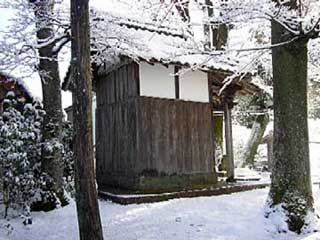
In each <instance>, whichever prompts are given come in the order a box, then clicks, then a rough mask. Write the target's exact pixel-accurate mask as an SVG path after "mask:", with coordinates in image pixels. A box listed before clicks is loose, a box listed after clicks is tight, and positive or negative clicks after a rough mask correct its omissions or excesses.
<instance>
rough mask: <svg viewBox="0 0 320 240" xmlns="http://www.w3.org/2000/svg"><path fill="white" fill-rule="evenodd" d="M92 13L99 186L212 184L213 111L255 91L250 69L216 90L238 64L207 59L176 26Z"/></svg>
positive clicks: (144, 188)
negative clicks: (227, 102)
mask: <svg viewBox="0 0 320 240" xmlns="http://www.w3.org/2000/svg"><path fill="white" fill-rule="evenodd" d="M97 21H98V22H97V23H95V24H94V26H95V27H93V29H92V37H93V38H94V39H95V40H96V42H95V43H93V45H94V44H96V45H94V48H95V49H103V51H100V52H99V51H98V50H97V52H96V54H97V56H98V58H99V61H96V62H94V64H93V70H94V71H93V75H94V78H93V82H94V90H95V92H96V101H97V108H96V174H97V183H98V188H99V190H100V191H101V190H102V191H104V190H108V189H110V188H116V189H128V190H131V191H134V192H144V193H146V192H166V191H177V190H183V189H194V188H204V187H208V186H212V185H215V184H216V182H217V173H216V164H215V157H214V156H215V133H214V122H213V121H214V118H213V111H214V108H215V106H220V105H221V106H224V105H223V104H224V103H225V102H226V101H227V100H228V99H229V100H230V99H231V102H232V98H233V96H234V95H235V94H236V93H237V92H241V91H242V92H248V91H250V90H251V88H253V91H256V88H255V87H254V85H252V84H250V83H249V79H250V76H249V75H248V76H246V77H243V79H242V80H241V81H240V78H239V77H238V78H237V79H234V81H232V83H231V84H229V85H228V86H227V87H226V90H225V91H224V92H223V94H219V91H220V90H221V87H222V86H223V83H222V82H223V79H225V78H226V76H230V75H232V74H233V72H234V71H236V62H235V61H232V60H228V61H226V59H225V57H223V56H221V57H219V56H217V57H215V58H212V59H210V60H208V56H206V55H202V54H201V53H198V52H199V49H198V47H197V46H195V44H194V42H193V41H191V40H189V39H188V36H185V35H184V33H183V32H181V31H180V30H178V29H173V28H170V27H161V28H157V27H155V26H153V25H152V24H147V23H141V22H138V21H134V20H130V19H123V18H119V17H115V16H111V15H103V16H100V17H99V18H98V20H97ZM101 32H106V33H115V34H116V35H115V36H116V37H117V38H114V36H110V35H109V37H110V39H108V38H107V35H103V34H101ZM111 35H112V34H111ZM104 37H105V38H106V39H104ZM97 39H98V40H97ZM101 42H103V43H104V45H103V46H104V47H103V46H102V45H99V43H101ZM106 45H107V47H105V46H106ZM101 59H103V61H101ZM72 78H73V75H72V68H71V69H69V74H68V76H67V78H66V79H65V82H64V86H63V87H64V88H65V89H68V88H71V89H72ZM228 121H231V118H230V117H229V118H228ZM228 126H229V127H230V125H228ZM231 140H232V139H231Z"/></svg>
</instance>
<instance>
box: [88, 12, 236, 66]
mask: <svg viewBox="0 0 320 240" xmlns="http://www.w3.org/2000/svg"><path fill="white" fill-rule="evenodd" d="M91 37H92V39H93V41H92V44H93V50H94V51H95V52H96V53H97V57H96V59H95V62H97V63H98V65H104V69H105V70H107V69H109V68H110V67H111V66H113V65H115V64H117V63H118V62H119V61H120V56H126V57H129V58H132V59H135V60H144V61H148V62H161V63H164V64H178V65H185V66H188V67H194V68H202V69H219V70H228V71H237V67H238V66H239V62H238V61H237V60H236V59H232V58H231V57H228V56H226V55H225V54H223V53H222V52H216V53H213V54H212V55H208V54H203V53H202V51H203V46H202V44H201V43H199V42H195V41H194V40H193V36H192V33H190V32H188V30H187V28H183V24H181V26H178V27H177V28H176V27H172V26H169V25H163V24H162V25H160V24H159V23H152V22H147V21H143V20H142V19H140V20H137V19H134V18H132V19H130V18H124V17H122V16H116V15H114V14H111V13H107V12H95V13H94V18H93V24H92V26H91Z"/></svg>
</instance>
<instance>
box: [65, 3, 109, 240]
mask: <svg viewBox="0 0 320 240" xmlns="http://www.w3.org/2000/svg"><path fill="white" fill-rule="evenodd" d="M71 31H72V60H73V67H75V69H76V71H75V72H76V77H75V79H74V87H73V89H72V98H73V107H74V108H73V116H74V128H75V138H74V157H75V183H76V201H77V212H78V223H79V234H80V239H81V240H102V239H103V234H102V227H101V220H100V214H99V206H98V200H97V189H96V182H95V171H94V158H93V137H92V80H91V64H90V34H89V31H90V26H89V6H88V0H71Z"/></svg>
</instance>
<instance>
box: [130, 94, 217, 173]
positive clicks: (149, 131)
mask: <svg viewBox="0 0 320 240" xmlns="http://www.w3.org/2000/svg"><path fill="white" fill-rule="evenodd" d="M136 104H137V108H138V109H139V111H138V115H137V124H138V131H137V134H138V140H139V142H138V144H137V147H138V151H137V154H138V159H139V164H138V165H136V166H135V172H136V173H141V172H143V171H144V170H155V171H156V172H158V173H159V174H161V173H164V174H175V173H177V174H179V173H190V174H192V173H209V172H214V142H213V138H212V128H213V126H212V124H211V123H212V119H211V115H210V112H211V107H210V104H208V103H196V102H187V101H179V100H167V99H159V98H150V97H139V98H138V99H137V100H136Z"/></svg>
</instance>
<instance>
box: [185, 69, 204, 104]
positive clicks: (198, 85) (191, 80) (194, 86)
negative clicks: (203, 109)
mask: <svg viewBox="0 0 320 240" xmlns="http://www.w3.org/2000/svg"><path fill="white" fill-rule="evenodd" d="M180 99H183V100H188V101H194V102H209V90H208V77H207V73H205V72H202V71H200V70H197V71H188V72H186V73H185V74H183V75H181V76H180Z"/></svg>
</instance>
